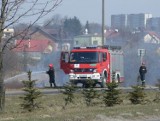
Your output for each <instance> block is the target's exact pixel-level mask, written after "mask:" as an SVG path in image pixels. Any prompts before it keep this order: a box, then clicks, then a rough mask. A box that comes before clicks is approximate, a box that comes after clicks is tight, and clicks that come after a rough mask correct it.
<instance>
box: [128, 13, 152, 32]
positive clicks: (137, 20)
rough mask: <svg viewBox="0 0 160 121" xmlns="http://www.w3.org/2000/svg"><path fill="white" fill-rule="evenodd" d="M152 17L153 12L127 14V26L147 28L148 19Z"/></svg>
mask: <svg viewBox="0 0 160 121" xmlns="http://www.w3.org/2000/svg"><path fill="white" fill-rule="evenodd" d="M150 18H152V14H144V13H140V14H129V15H127V27H128V28H130V29H139V28H141V29H144V28H146V24H147V20H148V19H150Z"/></svg>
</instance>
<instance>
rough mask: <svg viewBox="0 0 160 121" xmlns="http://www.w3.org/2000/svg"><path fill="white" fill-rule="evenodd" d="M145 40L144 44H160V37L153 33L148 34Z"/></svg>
mask: <svg viewBox="0 0 160 121" xmlns="http://www.w3.org/2000/svg"><path fill="white" fill-rule="evenodd" d="M143 39H144V43H153V44H160V35H158V34H157V33H156V32H153V31H148V32H146V33H145V35H144V38H143Z"/></svg>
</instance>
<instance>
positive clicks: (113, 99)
mask: <svg viewBox="0 0 160 121" xmlns="http://www.w3.org/2000/svg"><path fill="white" fill-rule="evenodd" d="M117 87H118V84H117V83H115V82H112V83H108V84H107V88H108V89H106V90H105V91H104V94H103V101H104V103H105V105H106V106H114V105H115V104H120V103H121V102H122V100H121V99H120V96H119V94H121V92H120V90H118V89H116V88H117Z"/></svg>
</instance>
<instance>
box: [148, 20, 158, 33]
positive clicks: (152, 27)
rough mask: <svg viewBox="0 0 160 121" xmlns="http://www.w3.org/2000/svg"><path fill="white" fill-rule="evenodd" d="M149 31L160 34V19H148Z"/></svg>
mask: <svg viewBox="0 0 160 121" xmlns="http://www.w3.org/2000/svg"><path fill="white" fill-rule="evenodd" d="M147 29H148V30H153V31H158V32H159V31H160V17H155V18H150V19H148V21H147Z"/></svg>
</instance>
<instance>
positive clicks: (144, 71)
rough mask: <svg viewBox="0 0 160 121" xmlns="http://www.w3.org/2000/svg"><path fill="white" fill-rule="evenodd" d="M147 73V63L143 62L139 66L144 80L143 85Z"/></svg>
mask: <svg viewBox="0 0 160 121" xmlns="http://www.w3.org/2000/svg"><path fill="white" fill-rule="evenodd" d="M146 73H147V68H146V66H145V63H144V62H142V64H141V66H140V68H139V74H140V79H141V81H142V86H145V74H146Z"/></svg>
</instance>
